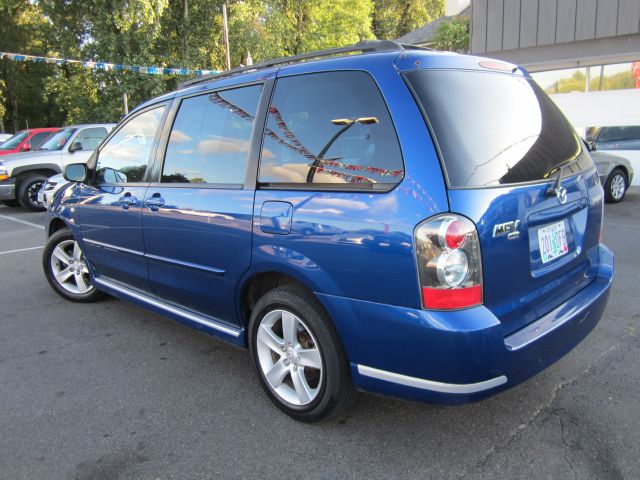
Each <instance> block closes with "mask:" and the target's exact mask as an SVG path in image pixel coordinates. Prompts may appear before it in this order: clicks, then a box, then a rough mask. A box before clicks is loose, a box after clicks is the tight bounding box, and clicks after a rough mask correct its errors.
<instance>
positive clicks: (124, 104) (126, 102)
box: [122, 92, 129, 117]
mask: <svg viewBox="0 0 640 480" xmlns="http://www.w3.org/2000/svg"><path fill="white" fill-rule="evenodd" d="M122 107H123V109H124V116H125V117H126V116H127V115H129V99H128V98H127V92H124V93H123V94H122Z"/></svg>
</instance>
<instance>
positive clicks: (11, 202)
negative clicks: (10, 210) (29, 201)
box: [0, 200, 20, 207]
mask: <svg viewBox="0 0 640 480" xmlns="http://www.w3.org/2000/svg"><path fill="white" fill-rule="evenodd" d="M0 203H2V204H3V205H5V206H7V207H19V206H20V202H18V201H17V200H2V202H0Z"/></svg>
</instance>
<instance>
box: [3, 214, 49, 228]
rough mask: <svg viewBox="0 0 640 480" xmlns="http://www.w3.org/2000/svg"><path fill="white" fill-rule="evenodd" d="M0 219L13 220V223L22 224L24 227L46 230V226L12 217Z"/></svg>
mask: <svg viewBox="0 0 640 480" xmlns="http://www.w3.org/2000/svg"><path fill="white" fill-rule="evenodd" d="M0 218H4V219H5V220H11V221H12V222H17V223H22V224H23V225H29V226H30V227H35V228H44V225H38V224H37V223H33V222H27V221H26V220H20V219H19V218H14V217H10V216H8V215H0Z"/></svg>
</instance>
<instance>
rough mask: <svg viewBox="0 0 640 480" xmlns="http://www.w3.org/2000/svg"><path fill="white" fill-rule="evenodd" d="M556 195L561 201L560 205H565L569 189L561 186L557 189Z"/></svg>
mask: <svg viewBox="0 0 640 480" xmlns="http://www.w3.org/2000/svg"><path fill="white" fill-rule="evenodd" d="M556 196H557V197H558V201H559V202H560V205H564V204H565V203H567V189H566V188H564V187H560V188H559V189H558V190H557V191H556Z"/></svg>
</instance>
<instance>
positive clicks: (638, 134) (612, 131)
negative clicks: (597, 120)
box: [597, 126, 640, 142]
mask: <svg viewBox="0 0 640 480" xmlns="http://www.w3.org/2000/svg"><path fill="white" fill-rule="evenodd" d="M627 140H640V126H638V127H636V126H629V127H602V129H601V130H600V132H599V133H598V139H597V141H598V142H624V141H627Z"/></svg>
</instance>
